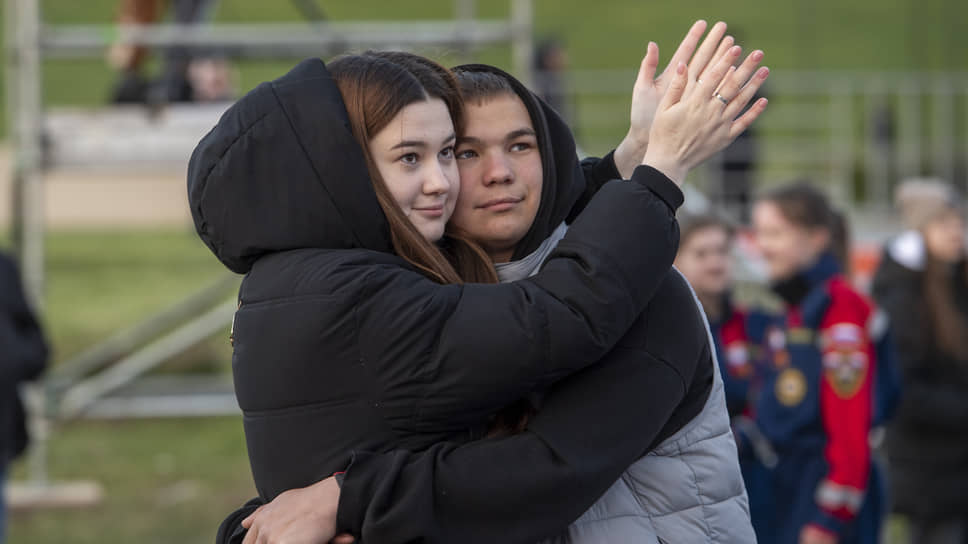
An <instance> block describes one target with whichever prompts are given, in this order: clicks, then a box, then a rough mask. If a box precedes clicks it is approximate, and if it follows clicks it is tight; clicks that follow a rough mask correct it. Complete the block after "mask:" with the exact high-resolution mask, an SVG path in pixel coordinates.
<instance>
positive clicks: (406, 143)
mask: <svg viewBox="0 0 968 544" xmlns="http://www.w3.org/2000/svg"><path fill="white" fill-rule="evenodd" d="M456 139H457V134H455V133H453V132H451V133H450V135H449V136H447V137H446V138H444V141H443V143H445V144H447V143H450V142H452V141H454V140H456ZM404 147H416V148H418V149H423V148H425V147H430V144H428V143H427V142H425V141H424V140H403V141H402V142H398V143H397V145H395V146H393V147H391V148H390V151H393V150H395V149H400V148H404Z"/></svg>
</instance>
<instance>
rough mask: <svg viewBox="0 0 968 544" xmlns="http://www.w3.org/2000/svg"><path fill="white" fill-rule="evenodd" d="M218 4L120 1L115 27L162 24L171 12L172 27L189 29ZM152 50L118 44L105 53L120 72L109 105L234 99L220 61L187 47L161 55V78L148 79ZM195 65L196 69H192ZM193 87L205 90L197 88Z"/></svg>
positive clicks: (201, 0) (204, 0) (224, 65)
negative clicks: (183, 26) (146, 73)
mask: <svg viewBox="0 0 968 544" xmlns="http://www.w3.org/2000/svg"><path fill="white" fill-rule="evenodd" d="M215 4H216V0H121V2H120V4H119V8H118V22H119V23H120V24H122V25H153V24H157V23H160V22H161V21H162V19H163V17H164V13H165V10H167V9H169V8H170V9H171V10H172V14H171V18H172V23H175V24H180V25H188V24H193V23H197V22H199V21H202V20H205V19H206V18H207V17H208V15H209V13H210V12H211V10H212V9H213V8H214V7H215ZM150 53H151V51H150V49H149V48H148V47H147V46H145V45H142V44H138V43H128V42H116V43H114V44H112V45H111V47H110V48H109V49H108V59H107V60H108V64H110V65H111V66H112V67H114V68H115V69H116V70H118V71H119V72H120V74H119V80H118V83H117V84H116V86H115V88H114V91H113V92H112V96H111V101H112V102H114V103H117V104H130V103H134V104H153V105H157V104H166V103H169V102H195V101H213V100H226V99H229V98H232V96H233V95H234V91H235V90H234V87H233V86H232V81H231V77H230V69H229V67H228V65H227V63H226V61H225V60H224V59H221V58H217V57H214V58H210V59H205V58H202V57H201V56H200V55H198V52H197V51H193V49H192V48H190V47H186V46H173V47H169V48H166V49H165V50H164V63H163V65H162V70H161V75H160V76H159V77H158V78H156V79H155V80H149V79H148V77H147V76H146V75H145V74H144V70H145V65H146V64H147V61H148V58H149V55H150ZM196 63H197V64H198V65H197V66H195V64H196ZM196 85H202V86H203V88H201V89H196V88H195V86H196Z"/></svg>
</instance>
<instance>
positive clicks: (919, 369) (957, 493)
mask: <svg viewBox="0 0 968 544" xmlns="http://www.w3.org/2000/svg"><path fill="white" fill-rule="evenodd" d="M895 199H896V203H897V207H898V209H899V210H900V212H901V217H902V219H903V221H904V224H905V226H906V227H907V228H908V230H907V231H905V232H903V233H902V234H900V235H898V236H897V237H895V238H893V239H892V240H890V241H889V242H888V243H887V245H886V247H885V250H884V253H883V256H882V261H881V264H880V267H879V268H878V270H877V273H876V274H875V276H874V287H873V294H874V298H875V299H876V300H877V302H878V303H879V304H880V305H882V306H883V307H884V309H885V310H886V311H887V312H888V313H889V314H890V317H891V321H892V325H893V328H894V331H895V335H896V342H897V347H898V355H899V362H900V366H901V369H902V374H903V384H904V395H905V396H904V400H903V402H902V403H901V406H900V408H899V409H898V413H897V418H896V421H895V422H894V423H893V424H892V425H891V427H890V428H889V432H888V435H887V446H888V449H887V454H888V460H889V466H890V475H891V490H892V498H893V508H894V510H895V511H896V512H898V513H901V514H905V515H907V516H908V518H909V520H910V525H909V530H910V535H911V536H910V542H911V543H912V544H913V543H918V544H949V543H950V544H965V543H966V542H968V493H966V492H965V489H966V487H968V263H966V250H965V216H964V207H963V203H962V201H961V199H960V198H959V197H958V194H957V193H956V192H955V190H954V188H953V187H952V186H951V185H949V184H947V183H944V182H942V181H938V180H912V181H908V182H905V183H903V184H902V185H900V186H899V187H898V190H897V192H896V195H895Z"/></svg>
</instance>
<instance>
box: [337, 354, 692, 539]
mask: <svg viewBox="0 0 968 544" xmlns="http://www.w3.org/2000/svg"><path fill="white" fill-rule="evenodd" d="M707 355H708V352H707ZM706 360H707V361H708V360H709V359H708V358H707V359H706ZM643 384H648V386H647V387H643ZM685 391H686V386H685V381H684V379H683V377H682V376H680V374H679V373H678V372H677V371H676V370H675V369H673V368H672V367H671V366H669V365H668V364H667V363H665V362H664V361H662V360H660V359H658V358H656V357H653V356H651V355H649V354H646V353H643V352H642V351H640V350H632V349H626V348H623V347H619V348H616V350H615V351H613V352H612V353H611V354H610V355H609V357H608V358H607V360H606V361H603V362H602V363H601V364H598V365H595V366H592V367H590V368H588V369H585V370H583V371H581V372H579V373H577V374H574V375H572V376H571V377H569V378H567V379H566V380H563V381H561V382H559V383H558V384H557V385H556V386H555V387H554V389H553V390H552V391H551V392H550V394H549V395H548V397H546V399H545V403H544V404H543V406H542V409H541V411H540V412H539V413H538V414H537V415H536V416H535V417H534V418H533V419H532V420H531V421H530V423H529V425H528V428H527V430H526V431H525V432H524V433H522V434H519V435H515V436H511V437H507V438H501V439H487V440H482V441H479V442H472V443H469V444H465V445H460V446H459V445H455V444H449V443H438V444H435V445H434V446H432V447H431V448H429V449H427V450H425V451H422V452H420V453H411V452H407V451H401V450H397V451H393V452H389V453H365V452H356V453H355V455H354V457H353V461H352V464H351V465H350V468H349V469H348V471H347V472H346V474H345V477H344V480H343V484H342V488H341V494H340V504H339V512H338V527H339V531H340V532H350V533H352V534H354V535H356V536H358V537H361V541H362V542H425V543H428V544H429V543H438V542H439V543H449V542H463V543H478V542H480V543H490V542H512V543H514V542H521V543H531V542H535V541H538V540H540V539H542V538H547V537H551V536H554V535H556V534H559V533H560V532H561V531H563V530H564V529H565V527H567V526H568V525H569V524H570V523H571V522H573V521H574V520H575V519H577V518H578V517H579V516H580V515H581V514H582V513H583V512H584V511H585V510H587V509H588V508H589V507H590V506H591V505H592V504H593V503H594V502H595V501H596V500H597V499H598V497H600V496H601V495H602V494H603V493H604V492H605V491H606V490H607V489H608V488H609V487H610V486H611V485H612V484H613V483H614V482H615V481H616V480H617V479H618V477H619V476H620V475H621V474H622V472H623V471H624V470H625V469H626V468H628V466H629V465H630V464H632V463H633V462H634V461H635V460H636V459H638V458H639V457H641V456H642V455H644V454H645V453H646V452H647V451H648V449H649V447H650V445H651V444H652V442H653V441H654V440H655V439H656V437H657V436H658V435H659V433H660V431H661V429H662V428H663V426H664V424H665V422H666V421H667V420H668V419H669V417H670V416H671V414H672V412H673V410H674V409H675V408H676V406H677V405H678V404H679V403H680V402H681V401H682V399H683V396H684V394H685Z"/></svg>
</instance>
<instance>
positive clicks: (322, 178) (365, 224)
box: [188, 59, 391, 273]
mask: <svg viewBox="0 0 968 544" xmlns="http://www.w3.org/2000/svg"><path fill="white" fill-rule="evenodd" d="M188 201H189V205H190V206H191V211H192V219H193V220H194V221H195V229H196V230H197V231H198V234H199V236H200V237H201V238H202V240H203V241H204V242H205V244H206V245H207V246H208V247H209V249H211V250H212V252H213V253H215V255H216V256H217V257H218V258H219V260H220V261H222V263H224V264H225V266H227V267H229V268H230V269H231V270H233V271H234V272H238V273H245V272H248V271H249V269H250V268H252V264H253V263H254V262H255V261H256V260H257V259H258V258H259V257H261V256H263V255H265V254H267V253H272V252H276V251H286V250H291V249H301V248H320V249H351V248H366V249H372V250H376V251H391V243H390V232H389V227H388V225H387V221H386V217H385V216H384V214H383V211H382V210H381V209H380V206H379V204H378V203H377V199H376V194H375V193H374V191H373V187H372V184H371V183H370V178H369V174H368V172H367V168H366V162H365V159H364V158H363V153H362V150H361V149H360V147H359V145H358V144H357V142H356V140H355V139H354V138H353V134H352V132H351V129H350V124H349V119H348V117H347V114H346V108H345V107H344V105H343V100H342V97H341V95H340V92H339V89H338V88H337V87H336V83H335V82H334V81H333V79H332V77H331V76H330V74H329V71H328V70H327V69H326V66H325V64H323V61H321V60H319V59H308V60H304V61H303V62H301V63H299V64H298V65H297V66H296V67H295V68H293V69H292V70H291V71H290V72H289V73H288V74H286V75H284V76H282V77H280V78H279V79H276V80H275V81H271V82H266V83H262V84H261V85H259V86H258V87H256V88H255V89H253V90H252V91H251V92H249V93H248V94H246V95H245V96H244V97H242V99H240V100H239V101H238V102H236V103H235V104H234V105H233V106H232V107H231V108H229V109H228V111H226V112H225V114H224V115H222V118H221V119H220V120H219V122H218V124H217V125H215V128H213V129H212V130H211V131H210V132H209V133H208V134H207V135H206V136H205V137H204V138H202V140H201V142H199V144H198V146H197V147H196V148H195V151H194V152H193V153H192V158H191V161H190V162H189V165H188Z"/></svg>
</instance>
